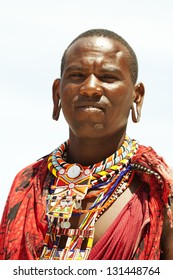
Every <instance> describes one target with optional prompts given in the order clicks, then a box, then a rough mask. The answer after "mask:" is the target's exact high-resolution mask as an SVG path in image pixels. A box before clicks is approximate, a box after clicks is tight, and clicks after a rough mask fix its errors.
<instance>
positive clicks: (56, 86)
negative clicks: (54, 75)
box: [52, 79, 61, 121]
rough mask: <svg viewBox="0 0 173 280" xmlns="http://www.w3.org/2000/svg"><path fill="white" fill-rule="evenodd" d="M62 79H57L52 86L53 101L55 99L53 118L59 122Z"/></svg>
mask: <svg viewBox="0 0 173 280" xmlns="http://www.w3.org/2000/svg"><path fill="white" fill-rule="evenodd" d="M60 81H61V80H60V79H56V80H55V81H54V83H53V86H52V99H53V114H52V118H53V119H54V120H55V121H57V120H58V118H59V114H60V110H61V103H60V94H59V93H60Z"/></svg>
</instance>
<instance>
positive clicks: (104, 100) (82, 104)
mask: <svg viewBox="0 0 173 280" xmlns="http://www.w3.org/2000/svg"><path fill="white" fill-rule="evenodd" d="M128 56H129V53H128V50H127V49H126V47H125V46H123V45H122V44H121V43H120V42H118V41H115V40H113V39H108V38H104V37H89V38H82V39H79V40H77V41H76V42H75V43H73V44H72V46H71V47H70V48H69V49H68V51H67V53H66V59H65V64H64V69H63V73H62V78H61V82H60V90H59V96H60V99H61V106H62V110H63V113H64V116H65V118H66V120H67V122H68V124H69V127H70V130H71V133H73V134H74V135H76V136H77V137H82V138H83V137H85V138H99V137H110V136H113V137H114V136H116V133H118V132H119V131H122V130H124V131H125V129H126V125H127V120H128V116H129V111H130V108H131V106H132V103H133V100H134V99H135V89H134V84H133V83H132V80H131V75H130V70H129V59H128Z"/></svg>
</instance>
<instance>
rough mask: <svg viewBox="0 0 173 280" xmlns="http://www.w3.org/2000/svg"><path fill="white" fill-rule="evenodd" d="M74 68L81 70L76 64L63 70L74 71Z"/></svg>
mask: <svg viewBox="0 0 173 280" xmlns="http://www.w3.org/2000/svg"><path fill="white" fill-rule="evenodd" d="M74 70H75V71H81V70H83V67H82V66H77V65H72V66H69V67H67V69H66V70H65V71H66V72H68V71H74Z"/></svg>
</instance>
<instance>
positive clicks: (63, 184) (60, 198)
mask: <svg viewBox="0 0 173 280" xmlns="http://www.w3.org/2000/svg"><path fill="white" fill-rule="evenodd" d="M68 146H69V141H67V142H65V143H63V144H62V145H60V146H59V147H58V148H57V149H56V150H55V151H53V153H52V154H51V155H50V156H49V158H48V169H49V170H50V172H51V173H52V174H53V180H52V184H51V186H50V190H49V194H48V195H47V208H46V215H47V219H48V231H47V233H46V236H45V240H44V245H43V250H42V254H41V256H40V259H43V260H47V259H52V260H82V259H83V260H86V259H87V258H88V256H89V253H90V251H91V249H92V245H93V240H94V230H95V228H94V225H95V223H96V221H97V220H98V219H99V218H100V217H101V216H102V215H103V214H104V212H105V211H106V210H107V209H108V208H109V207H110V206H111V205H112V204H113V203H114V202H115V201H116V200H117V198H118V197H119V196H120V195H121V194H122V193H123V192H124V191H125V190H126V189H127V188H128V187H129V185H130V184H131V182H132V180H133V176H134V171H132V169H131V165H130V162H131V158H132V156H133V155H134V154H135V153H136V151H137V149H138V144H137V142H136V141H135V140H131V139H130V138H129V137H128V136H125V139H124V142H123V144H122V146H121V147H120V149H119V150H118V151H116V152H115V153H114V154H113V155H111V156H110V157H108V158H107V159H105V160H104V161H102V162H99V163H96V164H94V165H91V166H82V165H80V164H78V163H74V164H70V163H67V162H66V161H65V158H66V156H67V151H68ZM91 198H92V199H94V202H93V204H92V206H90V208H88V209H83V208H82V207H83V205H82V202H83V201H84V199H85V200H87V199H91ZM79 215H83V220H82V222H81V224H80V225H79V227H78V228H73V227H72V226H71V218H72V217H74V216H76V218H78V216H79ZM62 239H63V240H65V243H64V242H63V243H64V244H65V245H63V246H62V245H61V244H62V242H61V241H62Z"/></svg>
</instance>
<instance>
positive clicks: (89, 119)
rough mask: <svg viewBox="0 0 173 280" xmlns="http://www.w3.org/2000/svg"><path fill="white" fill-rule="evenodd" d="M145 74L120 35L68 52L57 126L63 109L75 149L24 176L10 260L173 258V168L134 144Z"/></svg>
mask: <svg viewBox="0 0 173 280" xmlns="http://www.w3.org/2000/svg"><path fill="white" fill-rule="evenodd" d="M137 69H138V66H137V59H136V55H135V53H134V51H133V50H132V48H131V47H130V46H129V44H128V43H127V42H126V41H125V40H124V39H123V38H121V37H120V36H119V35H117V34H115V33H113V32H111V31H108V30H102V29H96V30H89V31H87V32H85V33H83V34H81V35H80V36H79V37H77V38H76V39H75V40H74V41H73V42H72V43H71V44H70V45H69V47H68V48H67V50H66V51H65V53H64V55H63V58H62V65H61V79H57V80H55V82H54V84H53V102H54V109H53V119H55V120H58V117H59V113H60V110H61V108H62V111H63V114H64V116H65V119H66V121H67V123H68V125H69V140H68V141H67V142H65V143H63V144H62V145H61V146H60V147H58V148H57V149H55V151H54V152H53V153H51V154H50V155H49V156H46V157H44V158H42V159H41V160H40V161H38V162H36V163H34V164H32V165H31V166H29V167H27V168H25V169H23V170H22V171H21V172H20V173H19V174H18V175H17V176H16V178H15V180H14V183H13V186H12V189H11V192H10V194H9V198H8V200H7V204H6V207H5V210H4V215H3V219H2V223H1V228H0V234H1V238H0V258H1V259H57V260H59V259H90V260H91V259H160V258H164V259H173V229H172V216H171V205H170V202H171V195H172V190H171V185H172V179H171V177H170V174H169V168H168V166H167V165H166V163H165V162H164V161H163V159H162V158H161V157H159V156H158V155H157V154H156V153H155V152H154V151H153V149H152V148H151V147H149V148H147V147H144V146H142V145H138V143H137V142H136V141H135V140H132V139H130V138H129V137H128V136H127V135H126V128H127V123H128V118H129V114H130V112H132V119H133V121H134V122H138V121H139V119H140V116H141V109H142V104H143V99H144V85H143V84H142V83H136V82H137V71H138V70H137ZM166 212H167V214H165V213H166ZM163 223H164V225H163Z"/></svg>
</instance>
